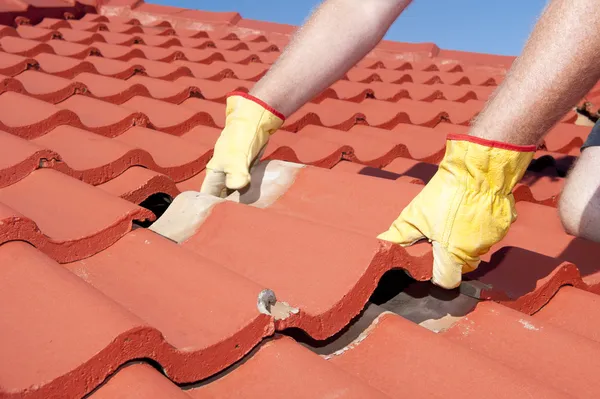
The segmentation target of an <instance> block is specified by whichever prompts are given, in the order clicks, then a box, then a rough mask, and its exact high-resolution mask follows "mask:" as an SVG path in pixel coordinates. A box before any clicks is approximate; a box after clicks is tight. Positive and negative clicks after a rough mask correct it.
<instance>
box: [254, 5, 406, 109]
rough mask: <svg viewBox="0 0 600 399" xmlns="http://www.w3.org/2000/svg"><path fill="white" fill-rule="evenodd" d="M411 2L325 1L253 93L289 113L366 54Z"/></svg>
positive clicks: (339, 76)
mask: <svg viewBox="0 0 600 399" xmlns="http://www.w3.org/2000/svg"><path fill="white" fill-rule="evenodd" d="M411 1H412V0H360V1H356V0H328V1H325V2H323V4H321V6H320V7H319V8H318V9H317V10H316V11H315V13H314V14H313V15H312V16H311V17H310V18H309V20H308V21H307V22H306V24H305V25H304V26H302V27H301V28H300V30H299V31H298V32H297V33H296V35H295V36H294V37H293V38H292V40H291V42H290V44H289V45H288V46H287V47H286V49H285V50H284V51H283V53H282V54H281V56H280V57H279V59H278V60H277V62H275V64H273V67H272V68H271V69H270V70H269V72H268V73H267V74H266V75H265V76H264V77H263V78H262V79H261V80H260V81H259V82H257V83H256V85H255V86H254V87H253V89H252V90H251V92H250V94H252V95H253V96H255V97H257V98H259V99H261V100H263V101H264V102H266V103H267V104H269V105H270V106H271V107H273V108H275V109H276V110H278V111H279V112H281V113H282V114H283V115H285V116H289V115H291V114H292V113H294V112H295V111H297V110H298V109H299V108H300V107H301V106H302V105H304V104H305V103H306V102H308V101H310V100H311V99H312V98H313V97H314V96H316V95H317V94H319V93H320V92H322V91H323V90H325V89H326V88H327V87H329V86H330V85H332V84H333V83H335V82H336V81H338V80H339V79H340V78H341V77H342V76H343V75H344V74H345V73H346V72H348V70H349V69H350V68H351V67H352V66H354V65H355V64H356V63H357V62H358V61H360V60H361V59H362V58H363V57H364V56H365V55H367V54H368V53H369V51H371V50H372V49H373V48H374V47H375V45H377V43H379V41H380V40H381V39H382V38H383V36H384V35H385V33H386V32H387V30H388V29H389V27H390V25H391V24H392V23H393V22H394V21H395V20H396V18H398V16H399V15H400V13H401V12H402V11H403V10H404V9H405V8H406V7H407V6H408V5H409V4H410V3H411Z"/></svg>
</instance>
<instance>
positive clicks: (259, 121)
mask: <svg viewBox="0 0 600 399" xmlns="http://www.w3.org/2000/svg"><path fill="white" fill-rule="evenodd" d="M226 115H227V116H226V120H225V128H224V129H223V131H222V132H221V136H219V139H218V140H217V143H216V144H215V149H214V155H213V157H212V159H211V160H210V161H209V162H208V164H207V165H206V177H205V178H204V182H203V183H202V188H201V189H200V191H201V192H203V193H207V194H211V195H215V196H218V197H223V196H225V193H226V191H227V190H226V189H227V188H228V189H230V190H239V189H241V188H243V187H245V186H246V185H247V184H248V183H250V168H251V166H252V165H253V163H254V162H256V161H259V160H260V159H259V158H260V156H261V155H262V151H264V149H265V147H266V145H267V142H268V141H269V136H270V135H271V134H273V133H274V132H275V131H276V130H277V129H278V128H279V127H280V126H281V125H282V124H283V122H284V120H285V118H284V116H283V115H282V114H280V113H279V112H277V111H275V110H274V109H272V108H271V107H269V106H268V105H267V104H265V103H264V102H262V101H261V100H259V99H257V98H254V97H252V96H250V95H249V94H246V93H239V92H235V93H231V94H230V95H229V96H228V97H227V110H226Z"/></svg>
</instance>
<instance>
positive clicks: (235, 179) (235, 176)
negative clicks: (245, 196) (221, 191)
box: [225, 172, 250, 190]
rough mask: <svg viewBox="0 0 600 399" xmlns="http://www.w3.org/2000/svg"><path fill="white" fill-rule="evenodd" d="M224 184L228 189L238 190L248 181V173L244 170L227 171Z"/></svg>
mask: <svg viewBox="0 0 600 399" xmlns="http://www.w3.org/2000/svg"><path fill="white" fill-rule="evenodd" d="M225 181H226V185H227V188H229V189H230V190H239V189H241V188H244V187H246V186H247V185H248V183H250V174H249V173H247V172H246V173H244V172H232V173H227V177H226V180H225Z"/></svg>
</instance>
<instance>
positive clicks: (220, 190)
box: [200, 169, 225, 197]
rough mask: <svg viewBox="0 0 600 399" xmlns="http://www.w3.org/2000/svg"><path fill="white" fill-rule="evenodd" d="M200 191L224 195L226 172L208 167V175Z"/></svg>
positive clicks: (218, 195)
mask: <svg viewBox="0 0 600 399" xmlns="http://www.w3.org/2000/svg"><path fill="white" fill-rule="evenodd" d="M200 192H202V193H204V194H210V195H214V196H215V197H223V196H224V192H225V173H223V172H217V171H214V170H212V169H206V177H205V178H204V181H203V182H202V187H201V188H200Z"/></svg>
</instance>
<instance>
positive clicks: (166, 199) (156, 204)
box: [134, 193, 173, 228]
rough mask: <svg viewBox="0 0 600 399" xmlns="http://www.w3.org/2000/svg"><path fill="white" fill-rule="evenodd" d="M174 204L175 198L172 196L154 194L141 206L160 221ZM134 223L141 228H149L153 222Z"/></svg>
mask: <svg viewBox="0 0 600 399" xmlns="http://www.w3.org/2000/svg"><path fill="white" fill-rule="evenodd" d="M172 202H173V198H172V197H171V196H170V195H168V194H165V193H155V194H152V195H151V196H149V197H148V198H146V199H145V200H143V201H142V202H141V203H140V204H139V205H140V206H141V207H142V208H146V209H148V210H149V211H150V212H152V213H153V214H154V215H155V216H156V219H158V218H159V217H161V216H162V214H163V213H165V211H166V210H167V208H168V207H169V205H171V203H172ZM156 219H155V220H156ZM134 223H135V224H137V225H138V226H139V227H146V228H147V227H150V225H151V224H152V223H153V222H152V221H148V220H145V221H134Z"/></svg>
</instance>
